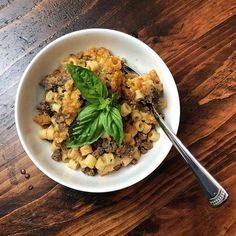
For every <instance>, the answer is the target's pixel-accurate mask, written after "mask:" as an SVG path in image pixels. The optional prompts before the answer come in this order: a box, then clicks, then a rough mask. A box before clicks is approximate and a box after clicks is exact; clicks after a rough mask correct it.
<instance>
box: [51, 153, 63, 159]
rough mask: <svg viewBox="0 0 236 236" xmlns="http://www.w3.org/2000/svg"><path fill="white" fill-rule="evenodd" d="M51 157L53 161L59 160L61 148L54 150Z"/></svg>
mask: <svg viewBox="0 0 236 236" xmlns="http://www.w3.org/2000/svg"><path fill="white" fill-rule="evenodd" d="M51 157H52V159H53V160H55V161H61V158H62V153H61V150H56V151H54V152H53V154H52V156H51Z"/></svg>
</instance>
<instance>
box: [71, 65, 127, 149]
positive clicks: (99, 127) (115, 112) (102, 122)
mask: <svg viewBox="0 0 236 236" xmlns="http://www.w3.org/2000/svg"><path fill="white" fill-rule="evenodd" d="M67 69H68V71H69V73H70V74H71V77H72V79H73V80H74V84H75V87H76V88H78V89H79V90H80V92H81V95H82V97H83V98H84V99H85V100H87V102H88V103H87V104H86V106H84V107H83V109H82V110H81V111H80V112H79V114H78V116H77V118H76V120H75V121H74V122H73V124H72V125H71V126H70V128H69V138H68V139H67V140H66V146H67V147H71V148H72V147H82V146H84V145H86V144H91V143H94V142H95V141H97V140H98V139H99V138H100V137H101V135H102V134H103V133H104V132H107V133H108V134H109V135H110V136H112V137H113V138H114V139H115V141H116V143H117V144H119V145H120V144H121V143H122V140H123V136H124V132H123V123H122V118H121V115H120V111H119V108H118V105H117V104H116V97H115V94H112V95H111V97H108V91H107V87H106V86H105V85H104V84H103V83H102V81H101V80H100V78H99V77H98V76H97V75H96V74H95V73H94V72H92V71H90V70H88V69H86V68H83V67H80V66H75V65H72V64H68V65H67Z"/></svg>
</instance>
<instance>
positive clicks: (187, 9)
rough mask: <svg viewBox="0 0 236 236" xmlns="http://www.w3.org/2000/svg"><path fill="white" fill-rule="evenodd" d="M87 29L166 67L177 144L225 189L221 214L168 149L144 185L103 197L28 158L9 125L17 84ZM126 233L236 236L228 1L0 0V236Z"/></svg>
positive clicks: (232, 34)
mask: <svg viewBox="0 0 236 236" xmlns="http://www.w3.org/2000/svg"><path fill="white" fill-rule="evenodd" d="M91 27H103V28H111V29H117V30H120V31H123V32H126V33H129V34H132V35H134V36H135V37H138V38H139V39H140V40H142V41H144V42H145V43H147V44H148V45H149V46H150V47H152V48H153V49H154V50H155V51H156V52H157V53H158V54H159V55H160V56H161V57H162V58H163V60H164V61H165V62H166V64H167V65H168V66H169V68H170V70H171V72H172V73H173V76H174V78H175V81H176V84H177V87H178V90H179V94H180V100H181V123H180V129H179V132H178V134H179V137H180V138H181V139H182V140H183V142H184V143H185V144H186V145H187V147H188V148H189V149H190V150H191V151H192V152H193V153H194V155H195V156H196V157H197V159H198V160H199V161H200V162H201V163H202V164H203V165H204V166H205V167H206V168H207V169H208V170H209V171H210V172H211V173H212V174H213V175H214V176H215V177H216V178H217V179H218V180H219V182H220V183H221V184H222V185H224V187H225V188H226V189H227V190H228V192H229V194H230V198H229V200H228V201H227V202H226V203H225V204H224V205H223V206H222V207H220V208H218V209H212V208H211V207H210V206H209V204H208V202H207V199H206V197H205V195H204V194H203V192H202V190H201V189H200V187H199V185H198V184H197V182H196V179H195V178H194V176H193V175H192V173H191V172H190V170H189V169H188V167H187V165H186V164H185V163H184V161H183V160H182V158H181V157H180V155H179V154H178V153H177V152H176V151H175V150H172V151H171V152H170V153H169V155H168V157H167V158H166V160H165V161H164V163H163V164H162V165H161V166H160V167H159V168H158V169H157V170H156V171H155V172H154V173H153V174H151V175H150V176H149V177H147V178H146V179H144V180H143V181H141V182H139V183H137V184H135V185H134V186H132V187H129V188H127V189H124V190H121V191H117V192H112V193H104V194H91V193H84V192H79V191H75V190H71V189H69V188H66V187H64V186H62V185H59V184H57V183H56V182H54V181H53V180H51V179H49V178H48V177H47V176H45V175H44V174H43V173H42V172H41V171H39V170H38V169H37V168H36V166H35V165H34V164H33V163H32V162H31V160H30V159H29V158H28V157H27V155H26V154H25V152H24V150H23V148H22V146H21V144H20V141H19V139H18V136H17V133H16V127H15V121H14V100H15V94H16V90H17V86H18V84H19V80H20V77H21V75H22V73H23V71H24V69H25V68H26V66H27V65H28V63H29V62H30V61H31V60H32V58H33V57H34V56H35V55H36V54H37V53H38V52H39V51H40V50H41V49H42V48H43V47H44V46H45V45H47V44H48V43H49V42H51V41H52V40H54V39H56V38H58V37H59V36H62V35H64V34H66V33H69V32H71V31H75V30H79V29H84V28H91ZM21 169H26V171H27V172H28V173H30V178H29V179H26V178H25V177H24V176H23V175H22V174H21V173H20V170H21ZM29 185H33V189H32V190H29V189H28V187H29ZM125 234H128V235H130V236H131V235H161V236H162V235H165V236H166V235H190V236H192V235H197V236H199V235H200V236H202V235H205V236H209V235H210V236H211V235H213V236H215V235H232V236H234V235H236V1H235V0H227V1H226V0H204V1H201V0H193V1H185V0H168V1H167V0H159V1H158V0H156V1H154V0H136V1H134V0H131V1H115V0H109V1H108V0H107V1H106V0H88V1H86V0H83V1H73V0H50V1H46V0H1V1H0V235H1V236H2V235H125Z"/></svg>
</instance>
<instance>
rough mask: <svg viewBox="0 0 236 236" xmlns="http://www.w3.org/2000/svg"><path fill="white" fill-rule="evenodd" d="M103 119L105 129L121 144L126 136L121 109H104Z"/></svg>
mask: <svg viewBox="0 0 236 236" xmlns="http://www.w3.org/2000/svg"><path fill="white" fill-rule="evenodd" d="M101 121H102V124H103V127H104V130H105V131H106V132H107V133H108V134H109V135H110V136H112V137H113V138H114V139H115V141H116V143H117V144H119V145H120V144H121V143H122V140H123V137H124V131H123V123H122V118H121V115H120V112H119V110H118V109H117V108H116V107H111V108H110V110H104V111H103V112H102V114H101Z"/></svg>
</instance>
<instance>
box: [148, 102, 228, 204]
mask: <svg viewBox="0 0 236 236" xmlns="http://www.w3.org/2000/svg"><path fill="white" fill-rule="evenodd" d="M151 105H152V109H153V112H154V116H155V117H156V119H157V121H158V122H159V124H160V127H161V128H162V129H163V131H164V132H165V134H166V135H167V136H168V138H169V139H170V141H171V142H172V143H173V145H174V146H175V148H176V149H177V150H178V151H179V153H180V154H181V155H182V157H183V158H184V160H185V161H186V162H187V163H188V165H189V167H190V168H191V169H192V172H193V173H194V175H195V176H196V178H197V180H198V181H199V183H200V184H201V186H202V188H203V189H204V191H205V192H206V194H207V197H208V201H209V203H210V204H211V206H212V207H218V206H220V205H221V204H222V203H224V202H225V201H226V200H227V198H228V193H227V192H226V190H225V189H224V188H223V187H222V186H221V185H220V184H219V183H218V182H217V181H216V180H215V178H214V177H213V176H212V175H211V174H210V173H209V172H208V171H207V170H206V169H205V168H204V167H203V166H202V165H201V164H200V163H199V162H198V161H197V160H196V158H195V157H194V156H193V155H192V154H191V153H190V151H189V150H188V149H187V148H186V147H185V146H184V145H183V143H182V142H181V141H180V140H179V139H178V137H177V136H176V135H175V134H174V133H173V132H172V131H171V130H170V129H169V128H168V127H167V125H166V124H165V122H164V120H163V119H162V118H161V116H160V114H159V113H158V111H157V110H156V108H155V107H154V105H153V104H151Z"/></svg>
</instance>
